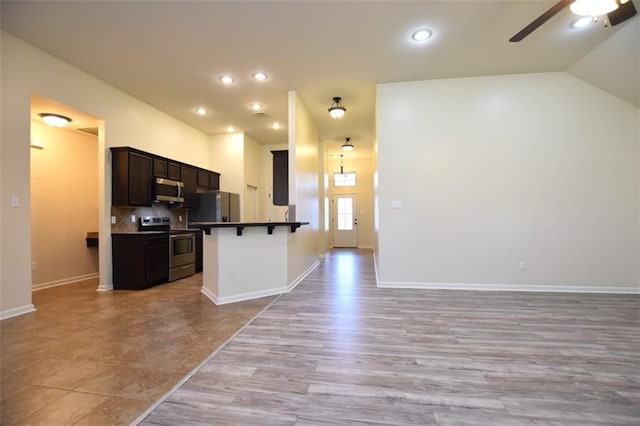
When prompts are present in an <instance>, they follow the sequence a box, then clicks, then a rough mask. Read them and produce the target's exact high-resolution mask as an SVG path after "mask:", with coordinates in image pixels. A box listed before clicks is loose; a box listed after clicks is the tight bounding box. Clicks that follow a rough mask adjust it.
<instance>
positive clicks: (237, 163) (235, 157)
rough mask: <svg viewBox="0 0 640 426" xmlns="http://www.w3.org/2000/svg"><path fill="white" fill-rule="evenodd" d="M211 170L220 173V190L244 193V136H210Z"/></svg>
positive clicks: (236, 134) (232, 134)
mask: <svg viewBox="0 0 640 426" xmlns="http://www.w3.org/2000/svg"><path fill="white" fill-rule="evenodd" d="M209 141H210V144H211V148H210V151H211V153H210V159H209V164H211V170H214V171H216V172H218V173H220V175H221V176H220V190H221V191H227V192H235V193H238V194H243V193H244V134H243V133H229V134H221V135H210V136H209Z"/></svg>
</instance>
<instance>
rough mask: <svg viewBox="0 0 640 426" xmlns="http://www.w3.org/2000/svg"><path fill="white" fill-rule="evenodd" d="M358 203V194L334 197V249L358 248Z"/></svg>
mask: <svg viewBox="0 0 640 426" xmlns="http://www.w3.org/2000/svg"><path fill="white" fill-rule="evenodd" d="M357 201H358V198H357V196H356V194H342V195H334V196H333V200H332V204H333V247H349V248H355V247H358V218H357V217H356V212H357V211H358V209H357Z"/></svg>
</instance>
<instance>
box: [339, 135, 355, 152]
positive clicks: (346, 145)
mask: <svg viewBox="0 0 640 426" xmlns="http://www.w3.org/2000/svg"><path fill="white" fill-rule="evenodd" d="M344 140H345V142H344V143H343V144H342V150H343V151H346V152H351V151H353V148H354V146H353V145H352V144H351V138H344Z"/></svg>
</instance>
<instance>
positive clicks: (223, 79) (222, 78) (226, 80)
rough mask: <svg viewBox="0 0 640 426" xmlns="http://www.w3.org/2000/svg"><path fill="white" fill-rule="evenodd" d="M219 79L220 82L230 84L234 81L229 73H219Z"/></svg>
mask: <svg viewBox="0 0 640 426" xmlns="http://www.w3.org/2000/svg"><path fill="white" fill-rule="evenodd" d="M219 80H220V82H221V83H222V84H231V83H233V82H235V80H234V79H233V77H231V76H230V75H221V76H220V78H219Z"/></svg>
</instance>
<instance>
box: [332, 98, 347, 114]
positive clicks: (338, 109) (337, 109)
mask: <svg viewBox="0 0 640 426" xmlns="http://www.w3.org/2000/svg"><path fill="white" fill-rule="evenodd" d="M340 101H342V98H341V97H339V96H336V97H334V98H333V103H332V104H331V107H329V114H330V115H331V117H332V118H334V119H337V118H342V116H343V115H344V113H345V112H347V109H346V108H345V107H344V105H342V103H340Z"/></svg>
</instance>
